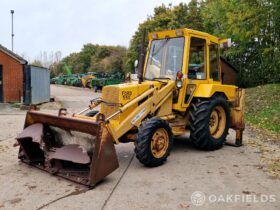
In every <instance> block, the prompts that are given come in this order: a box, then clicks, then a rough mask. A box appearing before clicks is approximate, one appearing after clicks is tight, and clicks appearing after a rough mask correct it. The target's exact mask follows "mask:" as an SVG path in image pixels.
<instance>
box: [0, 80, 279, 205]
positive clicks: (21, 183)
mask: <svg viewBox="0 0 280 210" xmlns="http://www.w3.org/2000/svg"><path fill="white" fill-rule="evenodd" d="M51 93H52V96H53V97H55V99H56V104H45V105H43V106H42V107H41V109H42V110H44V111H46V112H54V111H55V112H56V109H58V108H59V107H61V106H62V107H66V108H68V110H69V112H77V111H79V110H81V109H84V107H86V106H87V103H88V101H89V100H90V99H92V98H95V97H98V96H100V94H96V93H94V92H93V91H91V90H88V89H82V88H73V87H64V86H54V85H52V87H51ZM25 113H26V112H25V111H18V110H15V109H12V108H10V107H9V106H5V107H4V106H0V131H1V132H0V186H1V188H0V190H1V193H0V209H280V192H279V187H280V180H279V178H277V177H276V176H271V175H269V174H268V173H267V172H265V171H264V170H263V167H262V166H263V165H262V164H263V162H261V158H262V155H261V150H260V148H259V147H258V146H256V145H255V144H254V145H253V146H252V142H254V141H257V140H255V139H257V137H256V135H255V134H254V133H252V132H253V130H252V129H247V130H246V131H245V134H244V142H245V145H244V146H243V147H239V148H235V147H230V146H224V147H223V148H222V149H220V150H217V151H213V152H204V151H198V150H196V149H195V148H193V147H192V146H191V145H190V144H189V143H188V138H187V137H185V138H180V139H176V140H175V145H174V149H173V151H172V153H171V155H170V157H169V159H168V161H167V162H166V163H165V164H164V165H163V166H161V167H157V168H146V167H144V166H142V165H141V164H140V163H139V162H138V160H137V159H136V158H135V157H134V152H133V148H134V146H133V144H132V143H128V144H120V145H117V146H116V150H117V155H118V159H119V163H120V168H119V169H117V170H116V171H114V172H113V173H112V174H110V175H109V176H108V177H107V178H106V179H105V180H104V181H103V182H101V183H100V184H98V185H97V186H96V187H95V188H94V189H92V190H88V189H87V188H85V187H82V186H80V185H76V184H73V183H71V182H68V181H66V180H64V179H60V178H57V177H55V176H52V175H50V174H47V173H45V172H42V171H40V170H38V169H34V168H32V167H30V166H28V165H25V164H22V163H20V162H19V161H18V160H17V150H18V148H17V147H13V144H14V142H15V140H14V138H15V136H16V135H17V133H19V132H20V131H21V130H22V127H23V123H24V119H25ZM262 138H263V141H265V140H266V139H265V138H266V137H265V135H264V136H262ZM228 140H229V141H232V140H233V134H232V133H231V134H230V136H229V137H228ZM258 141H259V140H258ZM247 142H249V143H247ZM278 149H279V147H278ZM196 191H199V192H198V193H196V194H194V192H196ZM192 195H193V196H192ZM191 196H192V198H193V200H195V201H197V203H198V204H201V206H198V205H195V203H193V202H192V200H191ZM203 198H205V201H204V202H203Z"/></svg>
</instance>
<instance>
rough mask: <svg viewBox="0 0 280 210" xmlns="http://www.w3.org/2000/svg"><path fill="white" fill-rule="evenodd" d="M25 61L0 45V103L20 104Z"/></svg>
mask: <svg viewBox="0 0 280 210" xmlns="http://www.w3.org/2000/svg"><path fill="white" fill-rule="evenodd" d="M26 64H27V61H26V60H24V59H23V58H22V57H20V56H18V55H17V54H15V53H13V52H12V51H10V50H8V49H7V48H5V47H3V46H2V45H0V103H3V102H4V103H7V102H20V101H21V100H22V97H23V94H24V93H23V92H24V91H23V81H24V66H25V65H26Z"/></svg>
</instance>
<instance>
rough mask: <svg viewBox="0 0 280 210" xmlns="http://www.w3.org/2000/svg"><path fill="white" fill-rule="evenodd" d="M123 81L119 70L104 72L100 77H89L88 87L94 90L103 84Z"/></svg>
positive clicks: (114, 83) (99, 88)
mask: <svg viewBox="0 0 280 210" xmlns="http://www.w3.org/2000/svg"><path fill="white" fill-rule="evenodd" d="M123 82H124V75H123V74H122V73H120V72H117V73H115V74H112V75H111V74H104V75H100V77H97V78H94V79H91V81H90V88H93V89H94V91H95V92H98V91H100V90H102V88H103V87H104V86H107V85H116V84H120V83H123Z"/></svg>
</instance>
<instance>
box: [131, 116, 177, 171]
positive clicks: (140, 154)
mask: <svg viewBox="0 0 280 210" xmlns="http://www.w3.org/2000/svg"><path fill="white" fill-rule="evenodd" d="M172 146H173V135H172V130H171V128H170V126H169V124H168V122H166V121H165V120H162V119H160V118H151V119H149V120H147V121H145V122H143V123H142V125H141V126H140V127H139V129H138V134H137V137H136V140H135V150H134V151H135V154H136V158H137V159H138V160H139V161H140V162H141V163H142V164H144V165H145V166H149V167H156V166H160V165H162V164H163V163H164V162H165V161H166V160H167V157H168V156H169V154H170V151H171V149H172Z"/></svg>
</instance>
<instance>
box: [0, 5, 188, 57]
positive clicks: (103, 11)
mask: <svg viewBox="0 0 280 210" xmlns="http://www.w3.org/2000/svg"><path fill="white" fill-rule="evenodd" d="M180 2H188V1H187V0H185V1H183V0H1V3H0V44H1V45H3V46H5V47H7V48H9V49H11V22H12V21H11V13H10V11H11V10H14V11H15V13H14V34H15V37H14V52H15V53H18V54H19V55H24V57H25V58H26V59H28V60H29V61H32V60H34V59H37V58H38V56H39V55H40V53H41V52H44V51H46V52H48V53H50V52H55V51H61V52H62V56H63V57H65V56H67V55H69V54H70V53H72V52H78V51H80V50H81V48H82V46H83V44H86V43H93V44H104V45H122V46H126V47H128V46H129V41H130V39H131V37H132V35H133V34H134V32H135V31H136V29H137V27H138V24H139V23H141V22H143V21H144V20H145V19H146V18H147V16H148V15H152V14H153V9H154V7H155V6H159V5H161V4H162V3H164V4H166V5H167V4H169V3H172V5H178V4H179V3H180Z"/></svg>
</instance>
